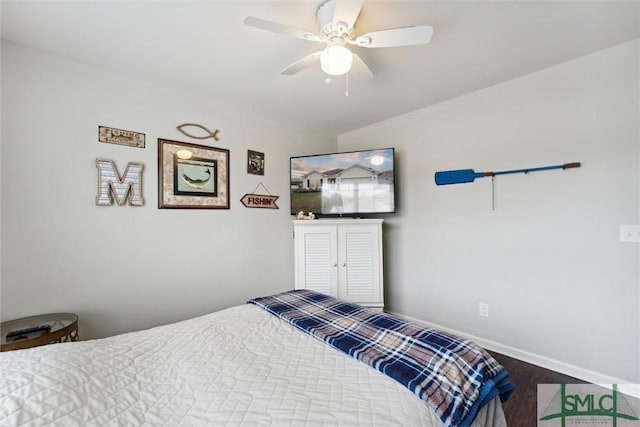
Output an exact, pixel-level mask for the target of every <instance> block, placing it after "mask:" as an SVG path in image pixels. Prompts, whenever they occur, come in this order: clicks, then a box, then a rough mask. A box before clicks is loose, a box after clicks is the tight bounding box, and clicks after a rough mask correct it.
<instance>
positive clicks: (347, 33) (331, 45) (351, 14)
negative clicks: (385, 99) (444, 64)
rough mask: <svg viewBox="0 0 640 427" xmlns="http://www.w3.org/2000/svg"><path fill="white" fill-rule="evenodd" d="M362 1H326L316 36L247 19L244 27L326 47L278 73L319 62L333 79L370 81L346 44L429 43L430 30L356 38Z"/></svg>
mask: <svg viewBox="0 0 640 427" xmlns="http://www.w3.org/2000/svg"><path fill="white" fill-rule="evenodd" d="M363 3H364V0H326V1H324V2H322V3H321V4H320V6H319V7H318V10H317V11H316V21H317V23H318V29H319V33H318V34H316V33H313V32H311V31H307V30H302V29H299V28H296V27H291V26H289V25H284V24H279V23H276V22H271V21H266V20H264V19H260V18H254V17H253V16H249V17H247V18H246V19H245V20H244V23H245V24H246V25H249V26H251V27H256V28H260V29H263V30H267V31H272V32H275V33H280V34H284V35H287V36H292V37H296V38H299V39H303V40H308V41H312V42H321V43H325V44H326V47H325V48H324V49H323V50H319V51H317V52H314V53H312V54H310V55H307V56H305V57H304V58H302V59H300V60H298V61H296V62H294V63H293V64H291V65H289V66H288V67H286V68H285V69H284V70H282V71H281V74H285V75H292V74H295V73H297V72H298V71H300V70H302V69H304V68H307V67H309V66H311V65H313V64H315V63H316V62H317V61H318V60H319V61H320V65H321V67H322V70H323V71H324V72H325V73H327V74H329V75H332V76H339V75H343V74H346V73H349V74H350V75H355V76H356V77H364V78H371V77H373V73H372V72H371V70H370V69H369V67H368V66H367V65H366V64H365V63H364V61H363V60H362V59H361V58H360V56H358V54H356V53H353V52H352V51H351V50H350V49H348V48H347V45H353V46H359V47H366V48H381V47H396V46H412V45H418V44H424V43H429V41H430V40H431V36H432V34H433V27H430V26H428V25H418V26H413V27H403V28H393V29H389V30H381V31H374V32H369V33H365V34H361V35H358V36H356V31H355V26H356V21H357V19H358V16H359V15H360V10H361V9H362V5H363Z"/></svg>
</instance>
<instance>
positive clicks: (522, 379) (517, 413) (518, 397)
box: [491, 352, 584, 427]
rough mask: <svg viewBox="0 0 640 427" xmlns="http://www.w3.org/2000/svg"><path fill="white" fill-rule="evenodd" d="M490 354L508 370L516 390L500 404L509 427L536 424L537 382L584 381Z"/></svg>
mask: <svg viewBox="0 0 640 427" xmlns="http://www.w3.org/2000/svg"><path fill="white" fill-rule="evenodd" d="M491 355H492V356H493V357H494V358H495V359H496V360H497V361H498V362H499V363H500V364H501V365H502V366H504V368H505V369H506V370H507V371H508V372H509V377H510V378H511V382H512V383H513V384H514V385H515V386H516V390H515V392H514V393H513V395H512V396H511V398H510V399H509V400H508V401H506V402H504V403H503V404H502V407H503V409H504V415H505V418H506V419H507V425H508V426H509V427H535V426H536V425H537V421H536V416H537V409H536V408H537V407H536V404H537V400H538V396H537V393H538V384H576V383H584V381H581V380H578V379H576V378H572V377H569V376H566V375H563V374H560V373H558V372H554V371H550V370H548V369H544V368H540V367H539V366H535V365H531V364H529V363H526V362H522V361H520V360H517V359H512V358H511V357H507V356H504V355H502V354H498V353H494V352H491Z"/></svg>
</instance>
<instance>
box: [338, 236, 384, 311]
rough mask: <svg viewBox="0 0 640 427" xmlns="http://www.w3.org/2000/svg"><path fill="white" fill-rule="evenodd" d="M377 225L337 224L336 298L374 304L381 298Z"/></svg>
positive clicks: (380, 260) (380, 258)
mask: <svg viewBox="0 0 640 427" xmlns="http://www.w3.org/2000/svg"><path fill="white" fill-rule="evenodd" d="M380 250H381V246H380V233H379V230H378V227H376V226H375V225H373V226H372V225H371V224H353V225H343V226H338V298H340V299H343V300H346V301H352V302H359V303H369V304H373V303H376V302H379V301H382V295H381V292H382V287H381V283H380V282H381V280H382V270H381V268H382V266H381V263H382V256H381V252H380Z"/></svg>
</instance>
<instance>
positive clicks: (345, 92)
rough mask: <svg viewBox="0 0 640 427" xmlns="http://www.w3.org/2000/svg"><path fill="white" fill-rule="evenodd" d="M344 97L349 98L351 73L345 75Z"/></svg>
mask: <svg viewBox="0 0 640 427" xmlns="http://www.w3.org/2000/svg"><path fill="white" fill-rule="evenodd" d="M344 96H349V73H345V90H344Z"/></svg>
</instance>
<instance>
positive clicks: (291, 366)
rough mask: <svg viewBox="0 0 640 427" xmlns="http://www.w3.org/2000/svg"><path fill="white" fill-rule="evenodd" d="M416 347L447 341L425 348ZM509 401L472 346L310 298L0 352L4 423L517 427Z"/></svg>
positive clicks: (260, 301)
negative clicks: (510, 419)
mask: <svg viewBox="0 0 640 427" xmlns="http://www.w3.org/2000/svg"><path fill="white" fill-rule="evenodd" d="M345 313H346V314H345ZM323 322H324V323H323ZM379 325H382V326H379ZM407 328H410V330H411V332H410V333H409V334H408V335H407V337H409V341H407V340H406V337H405V338H401V339H400V341H402V342H403V343H404V344H399V345H397V344H393V346H392V348H387V347H389V343H390V342H392V341H394V342H395V341H398V337H399V336H400V335H399V334H401V333H402V331H403V330H404V331H406V330H407ZM416 331H417V332H416ZM420 334H422V335H420ZM425 334H426V335H425ZM362 335H371V336H372V337H373V338H372V339H371V340H370V341H369V342H367V343H363V342H356V341H358V340H359V339H360V338H361V336H362ZM419 336H430V337H432V338H434V337H435V339H436V341H438V344H437V345H435V346H432V347H431V349H430V350H427V351H418V350H419V349H420V348H422V347H421V345H418V344H417V341H416V339H417V338H416V337H418V338H420V337H419ZM354 337H357V338H358V340H355V339H354ZM391 338H393V339H391ZM420 339H421V338H420ZM407 343H410V345H409V346H407ZM452 343H453V344H452ZM381 346H382V347H385V352H386V354H384V355H383V354H381V353H379V352H377V351H378V350H376V349H379V348H381ZM403 347H404V349H405V350H406V351H405V350H402V348H403ZM403 352H404V353H407V354H405V355H404V356H403V357H409V359H405V358H403V357H400V356H399V355H400V354H401V353H403ZM349 353H351V354H349ZM454 359H455V360H454ZM407 360H408V361H409V362H407ZM418 360H423V362H424V363H422V364H421V365H420V366H411V368H412V369H413V371H414V372H413V373H412V375H414V376H413V377H411V376H410V375H409V374H408V373H407V372H406V371H405V368H406V367H407V366H409V365H413V364H414V363H415V361H418ZM478 361H479V362H478ZM432 368H433V369H432ZM385 370H386V372H385ZM383 372H385V373H386V374H387V375H385V373H383ZM471 372H473V373H474V374H473V375H465V373H466V374H469V373H471ZM394 376H395V378H394ZM465 376H470V378H471V380H470V381H466V380H465V381H461V380H460V377H465ZM425 379H426V380H425ZM407 380H408V381H407ZM403 381H404V382H405V383H408V384H405V385H403V384H402V382H403ZM412 382H413V385H412V384H411V383H412ZM441 382H444V383H446V385H442V384H443V383H441ZM455 382H458V383H459V384H454V385H451V384H449V383H455ZM472 383H478V384H476V385H473V384H472ZM474 390H475V391H474ZM512 391H513V386H512V385H511V383H510V382H509V379H508V375H507V373H506V372H505V371H504V370H503V369H502V367H500V365H498V364H497V362H496V361H495V360H493V359H492V358H491V357H490V356H489V355H488V353H486V352H485V351H484V350H482V349H481V348H480V347H478V346H476V345H475V344H473V343H470V342H469V341H465V340H456V339H455V338H452V337H450V336H449V335H447V334H443V333H440V332H437V331H434V330H425V329H418V327H417V326H416V325H414V324H410V323H408V322H403V321H401V320H399V319H396V318H393V317H391V316H388V315H386V314H382V313H376V312H374V311H372V310H369V309H365V308H362V307H359V306H357V305H354V304H349V303H345V302H342V301H339V300H336V299H334V298H331V297H327V296H326V295H322V294H318V293H314V292H310V291H291V292H286V293H282V294H278V295H272V296H268V297H263V298H256V299H254V300H251V301H249V303H248V304H243V305H240V306H236V307H231V308H228V309H226V310H222V311H219V312H216V313H212V314H209V315H205V316H202V317H198V318H194V319H190V320H186V321H182V322H178V323H174V324H170V325H166V326H161V327H157V328H153V329H148V330H144V331H138V332H132V333H128V334H123V335H119V336H114V337H110V338H104V339H97V340H90V341H79V342H73V343H63V344H54V345H49V346H44V347H37V348H32V349H26V350H18V351H12V352H4V353H0V425H2V426H41V425H47V426H49V425H53V426H143V425H144V426H218V425H230V426H240V425H242V426H244V425H249V426H253V425H256V426H258V425H264V426H270V425H273V426H297V425H309V426H315V425H339V426H356V425H365V426H443V425H471V426H474V427H480V426H506V422H505V420H504V414H503V412H502V407H501V403H500V400H501V399H502V400H504V399H506V398H508V397H509V395H510V394H511V392H512ZM481 399H483V400H484V402H482V403H479V401H480V400H481ZM445 400H446V401H448V402H454V403H453V404H446V405H445V404H444V402H445ZM469 400H474V401H473V402H469ZM443 407H444V408H445V409H444V410H443ZM451 408H454V410H453V411H452V410H451ZM460 408H462V412H465V411H466V412H465V413H462V417H460V416H458V417H456V416H455V414H456V413H458V414H459V413H460V411H461V409H460ZM465 408H466V409H465Z"/></svg>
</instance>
